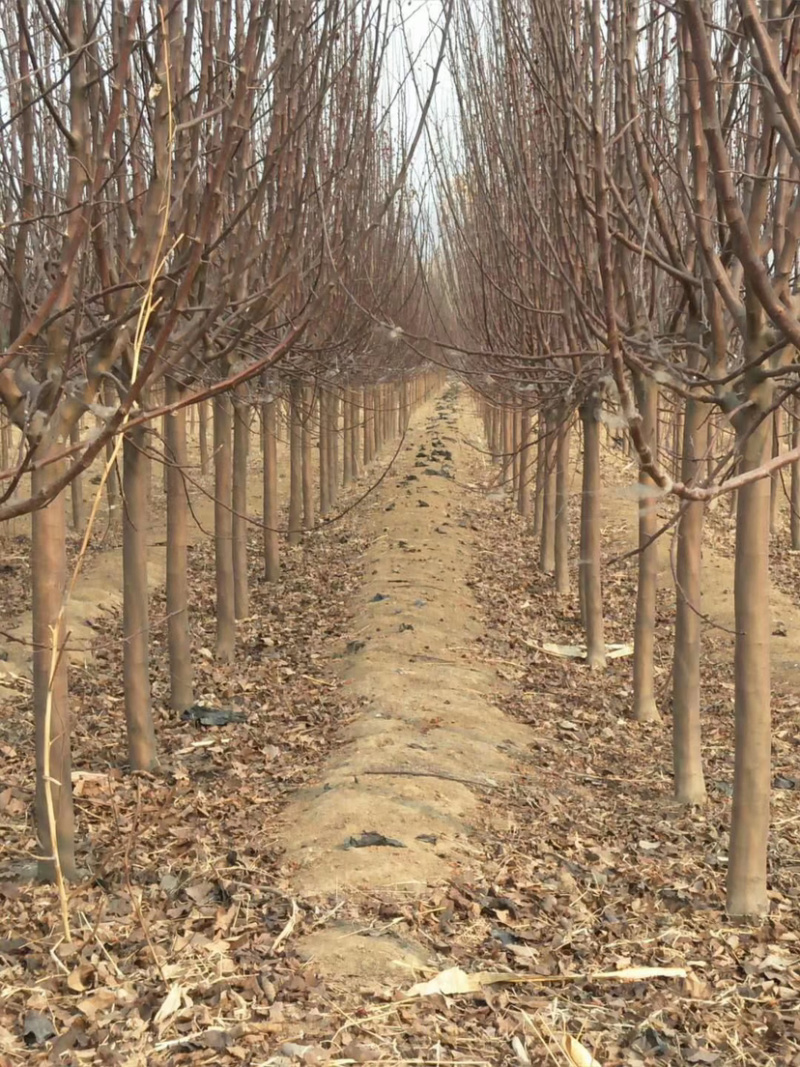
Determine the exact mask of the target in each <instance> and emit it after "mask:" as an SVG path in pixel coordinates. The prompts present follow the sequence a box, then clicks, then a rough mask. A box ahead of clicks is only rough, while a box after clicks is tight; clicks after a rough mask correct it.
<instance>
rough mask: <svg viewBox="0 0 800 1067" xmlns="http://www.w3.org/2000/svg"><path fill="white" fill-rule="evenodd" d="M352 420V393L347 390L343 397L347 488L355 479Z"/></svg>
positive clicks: (343, 453)
mask: <svg viewBox="0 0 800 1067" xmlns="http://www.w3.org/2000/svg"><path fill="white" fill-rule="evenodd" d="M352 419H353V405H352V402H351V392H350V390H349V389H346V390H345V391H344V394H343V397H342V486H344V487H345V488H346V487H347V486H348V485H349V484H350V483H351V482H352V480H353V478H354V477H355V475H354V474H353V437H352V434H351V432H350V425H351V422H352Z"/></svg>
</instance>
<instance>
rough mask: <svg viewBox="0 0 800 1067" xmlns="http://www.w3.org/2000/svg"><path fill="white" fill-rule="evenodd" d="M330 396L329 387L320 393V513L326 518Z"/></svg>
mask: <svg viewBox="0 0 800 1067" xmlns="http://www.w3.org/2000/svg"><path fill="white" fill-rule="evenodd" d="M329 422H330V396H329V394H328V391H327V389H321V390H320V394H319V513H320V515H322V517H323V518H325V517H326V516H327V515H328V514H329V512H330V510H331V504H330V495H329V494H330V487H331V480H330V475H329V474H328V466H329V464H330V461H331V448H330V429H329Z"/></svg>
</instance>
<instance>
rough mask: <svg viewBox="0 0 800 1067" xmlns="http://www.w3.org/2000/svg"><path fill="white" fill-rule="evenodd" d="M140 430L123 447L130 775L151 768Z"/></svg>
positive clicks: (153, 747)
mask: <svg viewBox="0 0 800 1067" xmlns="http://www.w3.org/2000/svg"><path fill="white" fill-rule="evenodd" d="M144 443H145V429H144V427H143V426H137V427H136V428H135V429H133V430H129V431H128V432H127V433H126V434H125V437H124V439H123V443H122V463H123V487H124V491H125V500H124V508H123V512H122V636H123V655H122V673H123V679H124V685H125V722H126V725H127V731H128V759H129V761H130V765H131V769H132V770H134V771H151V770H152V769H153V767H155V765H156V734H155V728H154V726H153V709H152V704H151V699H150V623H149V612H148V599H149V598H148V589H147V480H146V476H145V464H146V462H147V461H146V458H145V455H144Z"/></svg>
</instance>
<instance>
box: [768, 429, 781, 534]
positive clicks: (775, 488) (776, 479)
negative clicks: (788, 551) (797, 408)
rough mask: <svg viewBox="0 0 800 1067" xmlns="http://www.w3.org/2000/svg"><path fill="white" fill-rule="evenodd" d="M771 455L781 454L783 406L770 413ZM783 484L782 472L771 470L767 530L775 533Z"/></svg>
mask: <svg viewBox="0 0 800 1067" xmlns="http://www.w3.org/2000/svg"><path fill="white" fill-rule="evenodd" d="M770 421H771V423H772V455H773V457H776V456H779V455H780V454H781V437H782V436H783V408H776V409H775V411H773V413H772V418H771V420H770ZM782 486H783V472H782V471H773V472H772V476H771V477H770V492H769V532H770V533H773V534H774V533H775V531H776V530H777V529H778V518H779V514H780V503H781V488H782Z"/></svg>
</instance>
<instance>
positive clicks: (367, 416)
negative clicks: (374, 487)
mask: <svg viewBox="0 0 800 1067" xmlns="http://www.w3.org/2000/svg"><path fill="white" fill-rule="evenodd" d="M371 407H372V396H371V393H370V390H369V389H368V388H367V386H366V385H365V386H364V405H363V411H362V419H361V421H362V424H363V427H364V466H365V467H368V466H369V464H370V463H371V462H372V417H373V414H372V411H371Z"/></svg>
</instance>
